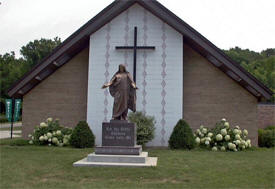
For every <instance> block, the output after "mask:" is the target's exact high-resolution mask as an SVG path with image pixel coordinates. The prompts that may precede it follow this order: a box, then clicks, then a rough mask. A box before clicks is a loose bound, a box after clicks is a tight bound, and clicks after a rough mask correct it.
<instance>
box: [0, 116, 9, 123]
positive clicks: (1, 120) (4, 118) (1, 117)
mask: <svg viewBox="0 0 275 189" xmlns="http://www.w3.org/2000/svg"><path fill="white" fill-rule="evenodd" d="M6 122H8V119H7V118H6V116H5V114H0V123H6Z"/></svg>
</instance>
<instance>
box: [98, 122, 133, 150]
mask: <svg viewBox="0 0 275 189" xmlns="http://www.w3.org/2000/svg"><path fill="white" fill-rule="evenodd" d="M135 145H136V125H135V124H134V123H129V122H127V121H111V122H110V123H109V122H104V123H102V146H135Z"/></svg>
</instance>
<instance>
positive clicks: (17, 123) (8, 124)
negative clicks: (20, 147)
mask: <svg viewBox="0 0 275 189" xmlns="http://www.w3.org/2000/svg"><path fill="white" fill-rule="evenodd" d="M13 126H14V127H21V126H22V122H15V123H13ZM10 127H11V123H0V128H10Z"/></svg>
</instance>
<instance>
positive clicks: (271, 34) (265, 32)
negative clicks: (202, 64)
mask: <svg viewBox="0 0 275 189" xmlns="http://www.w3.org/2000/svg"><path fill="white" fill-rule="evenodd" d="M158 1H159V2H160V3H161V4H163V5H164V6H165V7H166V8H168V9H169V10H171V11H172V12H174V13H175V14H176V15H177V16H178V17H180V18H181V19H183V20H184V21H185V22H187V23H188V24H189V25H190V26H191V27H193V28H194V29H195V30H197V31H198V32H199V33H201V34H202V35H203V36H204V37H206V38H207V39H208V40H210V41H211V42H212V43H214V44H215V45H216V46H217V47H219V48H221V49H229V48H232V47H235V46H238V47H240V48H243V49H247V48H248V49H250V50H254V51H257V52H260V51H262V50H265V49H267V48H275V21H274V19H275V13H274V7H275V0H158ZM111 2H112V0H0V54H5V53H9V52H11V51H14V52H15V54H16V57H20V48H21V47H22V46H24V45H26V44H27V43H28V42H30V41H33V40H35V39H41V38H48V39H53V38H54V37H56V36H58V37H60V38H61V39H62V41H63V40H65V39H66V38H67V37H69V36H70V35H71V34H72V33H73V32H75V31H76V30H77V29H78V28H80V27H81V26H82V25H84V24H85V23H86V22H87V21H88V20H90V19H91V18H92V17H94V16H95V15H96V14H97V13H99V12H100V11H101V10H102V9H104V8H105V7H106V6H108V5H109V4H110V3H111Z"/></svg>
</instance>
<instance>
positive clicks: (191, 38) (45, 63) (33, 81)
mask: <svg viewBox="0 0 275 189" xmlns="http://www.w3.org/2000/svg"><path fill="white" fill-rule="evenodd" d="M135 3H138V4H139V5H141V6H142V7H144V8H145V9H147V10H148V11H150V12H151V13H152V14H154V15H155V16H157V17H158V18H160V19H161V20H163V21H164V22H165V23H167V24H168V25H170V26H171V27H172V28H174V29H175V30H177V31H178V32H179V33H181V34H182V35H183V38H184V42H185V43H187V44H188V45H190V46H191V47H192V48H193V49H195V50H196V51H197V52H199V53H200V54H201V55H202V56H203V57H205V58H206V59H207V60H208V61H209V62H211V63H212V64H213V65H214V66H216V67H217V68H219V69H220V70H221V71H223V72H224V73H225V74H226V75H227V76H229V77H230V78H231V79H233V80H234V81H235V82H237V83H238V84H240V85H241V86H242V87H244V88H245V89H246V90H248V91H249V92H250V93H251V94H253V95H254V96H255V97H257V98H258V99H260V98H261V97H263V98H266V99H270V98H271V96H272V94H273V92H272V91H271V90H270V89H269V88H267V87H266V86H265V85H263V84H262V83H261V82H260V81H259V80H257V79H256V78H255V77H253V76H252V75H251V74H249V73H248V72H247V71H246V70H245V69H244V68H243V67H241V66H240V65H239V64H238V63H236V62H234V61H233V60H232V59H231V58H229V57H228V56H227V55H226V54H225V53H224V52H223V51H222V50H220V49H219V48H217V47H216V46H215V45H214V44H212V43H211V42H210V41H209V40H207V39H206V38H205V37H204V36H202V35H201V34H200V33H199V32H197V31H196V30H195V29H193V28H192V27H191V26H189V25H188V24H187V23H185V22H184V21H183V20H181V19H180V18H179V17H177V16H176V15H175V14H173V13H172V12H171V11H169V10H168V9H167V8H165V7H164V6H163V5H161V4H160V3H159V2H157V1H156V0H115V1H114V2H113V3H111V4H110V5H109V6H107V7H106V8H105V9H103V10H102V11H101V12H100V13H98V14H97V15H96V16H95V17H94V18H92V19H91V20H89V21H88V22H87V23H86V24H85V25H83V26H82V27H81V28H80V29H78V30H77V31H76V32H74V33H73V34H72V35H71V36H70V37H68V38H67V39H66V40H65V41H64V42H63V43H62V44H60V45H59V46H58V47H56V48H55V49H54V50H53V52H52V53H51V54H50V55H48V56H47V57H45V58H44V59H43V60H42V61H41V62H40V63H38V64H36V65H35V66H34V67H33V68H32V69H31V70H30V71H29V72H28V73H26V74H25V75H24V76H23V77H22V78H21V79H20V80H18V81H17V82H16V83H15V84H14V85H13V86H12V87H11V88H10V89H9V90H8V95H9V96H11V97H22V96H23V95H25V94H26V93H27V92H29V91H30V90H31V89H32V88H34V87H35V86H36V85H37V84H39V83H40V82H41V81H43V80H44V79H45V78H47V77H48V76H49V75H51V74H52V73H53V72H54V71H55V70H57V69H58V68H60V67H61V66H62V65H64V64H65V63H67V62H68V61H69V60H70V59H71V58H72V57H73V56H75V55H76V54H77V53H78V52H80V51H81V50H83V49H84V48H86V47H88V46H89V37H90V35H91V34H92V33H94V32H95V31H97V30H98V29H99V28H101V27H102V26H104V25H105V24H106V23H108V22H109V21H111V20H112V19H113V18H114V17H115V16H117V15H119V14H120V13H121V12H123V11H124V10H126V9H128V8H129V7H130V6H132V5H133V4H135Z"/></svg>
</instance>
